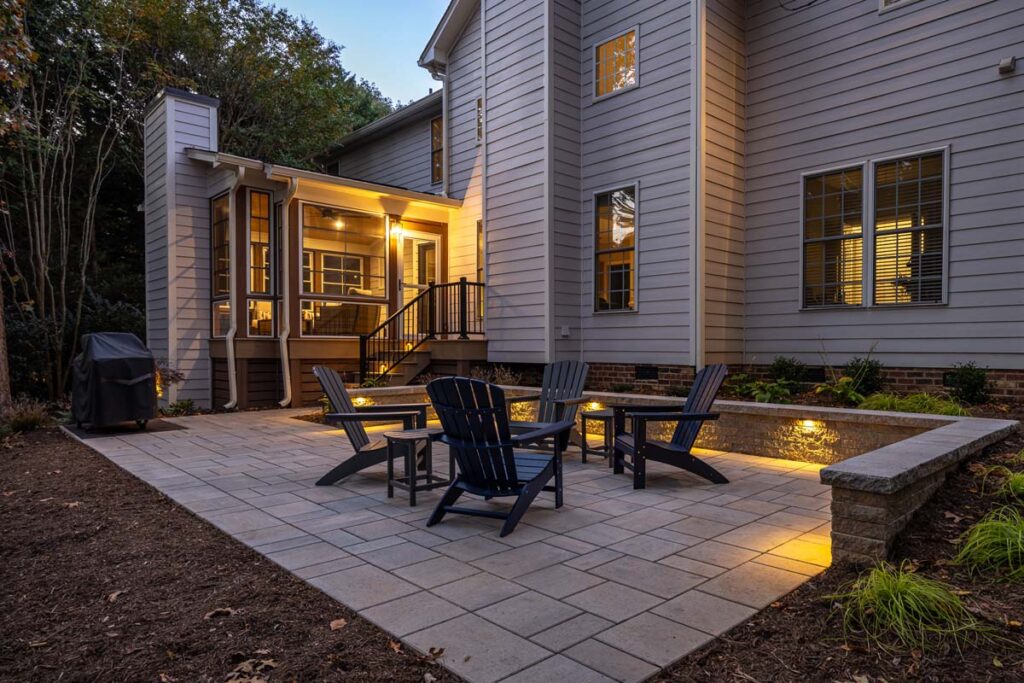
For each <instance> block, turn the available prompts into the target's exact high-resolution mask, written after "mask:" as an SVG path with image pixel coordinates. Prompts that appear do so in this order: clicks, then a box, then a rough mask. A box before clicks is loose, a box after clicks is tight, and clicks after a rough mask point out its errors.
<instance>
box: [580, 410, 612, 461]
mask: <svg viewBox="0 0 1024 683" xmlns="http://www.w3.org/2000/svg"><path fill="white" fill-rule="evenodd" d="M614 417H615V413H614V412H613V411H612V410H610V409H608V410H587V411H584V412H581V413H580V436H581V437H582V438H581V439H580V450H581V451H582V460H583V462H586V461H587V454H588V453H593V454H594V455H600V456H601V457H602V458H608V462H609V463H611V461H612V451H613V450H614V445H615V433H614V432H615V429H614V427H613V424H612V421H613V419H614ZM587 420H597V421H599V422H601V424H602V426H603V428H604V446H603V447H602V448H600V449H597V448H590V447H589V446H588V445H587Z"/></svg>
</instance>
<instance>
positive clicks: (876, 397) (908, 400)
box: [857, 394, 970, 417]
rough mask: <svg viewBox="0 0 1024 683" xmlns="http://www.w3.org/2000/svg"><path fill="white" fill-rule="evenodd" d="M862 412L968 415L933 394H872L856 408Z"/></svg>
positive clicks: (954, 402) (960, 408)
mask: <svg viewBox="0 0 1024 683" xmlns="http://www.w3.org/2000/svg"><path fill="white" fill-rule="evenodd" d="M857 407H858V408H861V409H863V410H888V411H892V412H896V413H928V414H930V415H953V416H958V417H964V416H968V415H970V413H969V412H968V411H967V410H965V409H964V408H963V406H961V405H960V404H959V403H957V402H956V401H951V400H950V399H948V398H943V397H942V396H936V395H934V394H910V395H909V396H898V395H896V394H873V395H871V396H868V397H867V398H866V399H864V400H863V401H861V403H860V405H858V406H857Z"/></svg>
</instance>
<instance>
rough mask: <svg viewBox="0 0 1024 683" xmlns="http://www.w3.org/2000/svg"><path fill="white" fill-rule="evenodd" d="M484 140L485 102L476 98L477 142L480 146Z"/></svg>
mask: <svg viewBox="0 0 1024 683" xmlns="http://www.w3.org/2000/svg"><path fill="white" fill-rule="evenodd" d="M483 139H484V101H483V99H481V98H479V97H478V98H476V142H477V144H480V143H481V142H482V141H483Z"/></svg>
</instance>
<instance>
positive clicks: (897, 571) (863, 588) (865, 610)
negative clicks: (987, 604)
mask: <svg viewBox="0 0 1024 683" xmlns="http://www.w3.org/2000/svg"><path fill="white" fill-rule="evenodd" d="M834 598H835V599H837V600H838V601H839V602H840V608H841V610H842V612H843V626H844V629H845V630H846V632H847V634H848V635H849V633H850V632H857V633H860V634H862V635H863V636H864V637H865V638H867V639H868V640H869V641H872V642H874V643H876V644H878V645H880V646H881V647H883V648H885V647H887V646H889V645H891V644H898V645H900V646H903V647H904V648H907V649H920V650H926V649H928V648H929V646H932V645H934V644H935V641H936V640H939V639H943V640H945V639H949V640H952V641H953V642H954V643H955V644H956V646H957V648H960V646H961V645H963V644H965V643H967V642H969V641H970V640H971V639H972V638H973V637H974V636H977V635H979V634H980V633H982V632H983V631H984V628H983V627H982V625H981V624H980V622H979V621H978V620H977V619H976V618H975V617H974V615H972V614H971V613H970V612H969V611H968V610H967V608H966V607H964V605H963V603H962V602H961V600H960V598H959V597H958V596H957V595H956V593H954V592H953V590H952V589H951V587H950V586H947V585H946V584H944V583H941V582H939V581H934V580H932V579H929V578H927V577H924V576H921V575H919V574H916V573H914V571H913V566H912V565H909V564H907V563H904V564H902V565H900V566H899V567H894V566H893V565H891V564H888V563H883V564H880V565H878V566H877V567H874V568H873V569H871V570H870V571H868V572H867V574H863V575H861V576H860V577H859V578H857V580H855V581H854V582H853V583H852V584H850V586H849V588H848V590H847V592H846V593H843V594H841V595H837V596H834Z"/></svg>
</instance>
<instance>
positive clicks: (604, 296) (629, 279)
mask: <svg viewBox="0 0 1024 683" xmlns="http://www.w3.org/2000/svg"><path fill="white" fill-rule="evenodd" d="M635 289H636V188H635V187H625V188H621V189H618V190H612V191H610V192H602V193H600V194H597V195H595V197H594V310H596V311H631V310H633V309H634V308H635V306H636V304H635V296H636V295H635Z"/></svg>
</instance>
